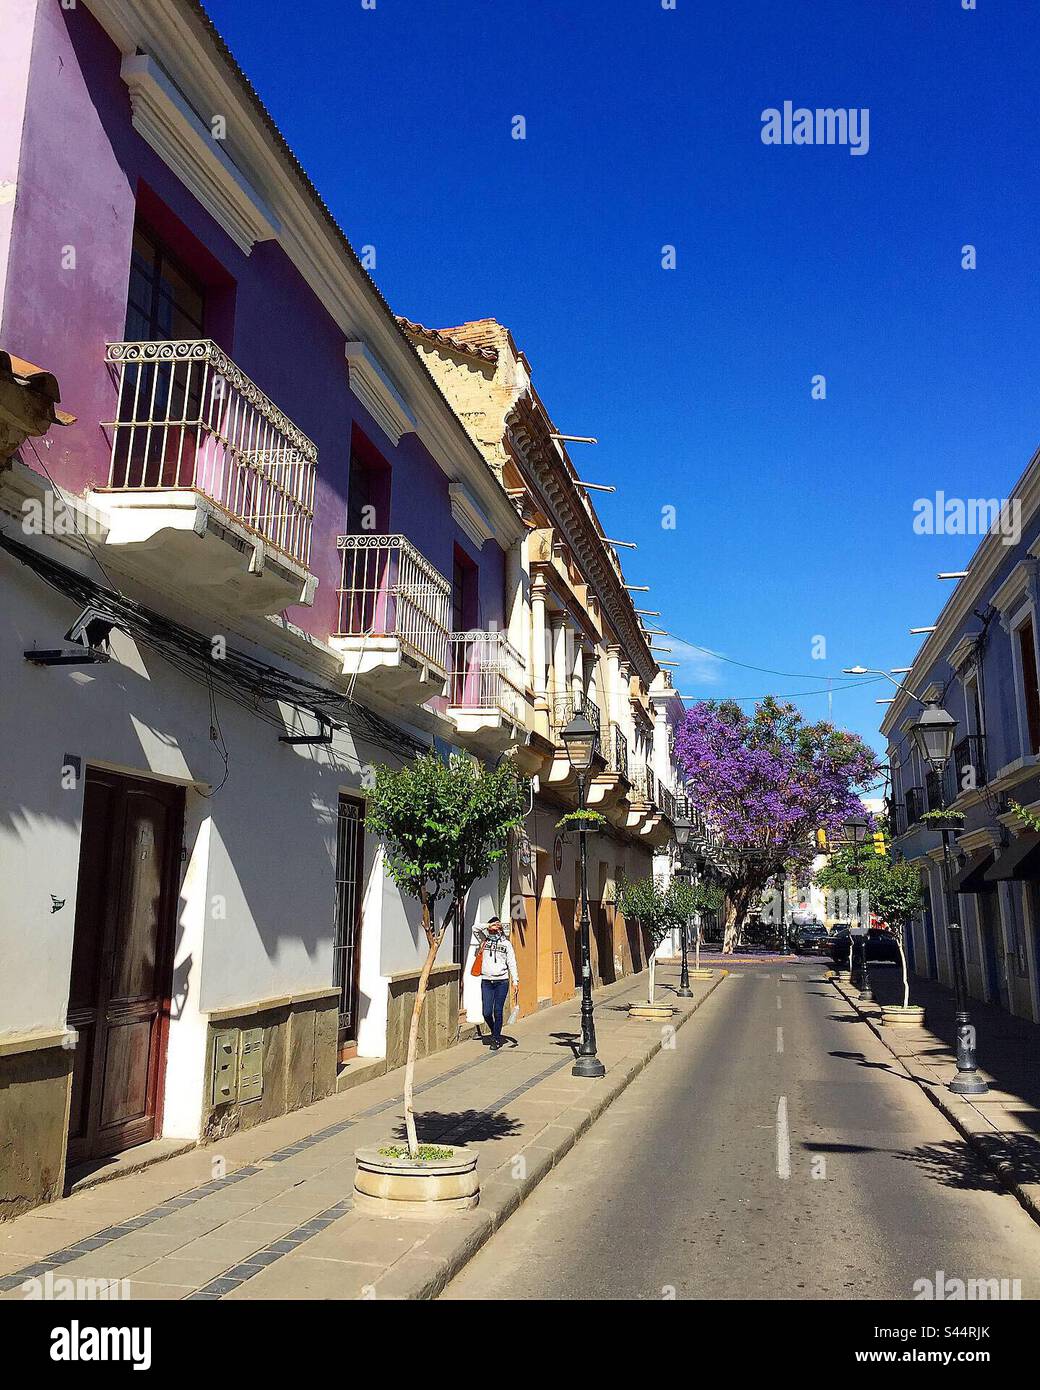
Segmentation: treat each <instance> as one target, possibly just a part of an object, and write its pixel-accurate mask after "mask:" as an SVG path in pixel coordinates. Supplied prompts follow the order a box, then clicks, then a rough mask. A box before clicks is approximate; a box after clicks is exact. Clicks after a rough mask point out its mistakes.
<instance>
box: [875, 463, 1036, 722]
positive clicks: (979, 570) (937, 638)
mask: <svg viewBox="0 0 1040 1390" xmlns="http://www.w3.org/2000/svg"><path fill="white" fill-rule="evenodd" d="M1008 500H1018V501H1019V502H1020V503H1021V506H1022V524H1023V526H1024V525H1026V524H1028V523H1029V522H1030V521H1032V519H1033V518H1034V517H1035V516H1036V514H1037V512H1038V511H1040V450H1037V452H1036V453H1034V454H1033V456H1032V458H1031V459H1030V460H1029V463H1028V464H1027V465H1026V468H1025V470H1024V472H1023V473H1022V476H1021V477H1020V478H1019V479H1018V481H1017V482H1016V483H1015V485H1014V487H1013V488H1012V489H1011V491H1010V493H1009V497H1008ZM1007 558H1008V547H1007V546H1006V545H1004V544H1003V538H1002V537H1001V536H1000V534H999V532H992V531H991V532H990V533H989V535H987V536H984V537H983V539H982V541H981V543H980V544H979V547H978V549H977V550H976V551H975V554H974V555H973V556H972V557H971V560H970V562H969V564H968V573H967V576H966V577H965V578H964V579H962V580H960V581H959V582H958V584H957V585H956V587H955V589H954V591H953V593H952V594H951V595H950V597H949V598H948V599H947V600H946V603H945V604H944V605H943V609H942V612H941V613H940V614H939V617H938V620H937V622H936V627H935V631H934V632H933V633H931V634H930V635H929V637H928V640H927V641H926V642H925V644H924V646H923V647H922V648H921V650H920V651H919V652H918V653H917V657H916V658H915V660H914V663H913V666H912V668H911V670H910V674H909V675H908V676H906V678H905V680H904V684H906V685H908V686H910V687H911V688H912V687H913V685H914V684H915V683H916V681H917V680H918V679H920V678H921V673H923V674H927V673H928V672H929V671H930V670H931V668H932V667H933V666H934V665H935V664H936V662H937V661H939V660H941V659H942V655H943V648H944V647H945V646H946V644H947V643H948V642H949V640H950V637H951V636H952V634H953V633H955V632H956V631H957V629H958V628H959V627H960V625H961V624H962V623H963V622H964V621H965V619H966V618H968V617H969V616H970V615H971V613H972V610H973V609H974V608H976V607H978V605H979V603H980V602H981V601H982V600H983V596H984V594H985V591H986V588H987V586H988V585H989V584H990V582H991V581H992V579H993V576H994V574H995V573H996V572H997V570H999V569H1000V567H1001V565H1002V564H1004V563H1005V562H1006V561H1007ZM907 698H908V697H907V696H906V695H903V694H899V695H897V696H896V699H895V703H894V704H892V705H890V706H889V708H888V713H887V714H886V715H885V718H884V720H883V721H882V723H881V732H882V734H885V735H886V736H887V735H888V734H889V733H890V732H891V731H892V730H893V729H894V728H895V727H896V725H897V722H898V721H899V719H900V718H901V717H902V715H903V711H904V709H905V707H906V702H907Z"/></svg>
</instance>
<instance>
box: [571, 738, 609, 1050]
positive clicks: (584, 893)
mask: <svg viewBox="0 0 1040 1390" xmlns="http://www.w3.org/2000/svg"><path fill="white" fill-rule="evenodd" d="M560 737H561V739H562V740H563V746H564V747H565V748H566V750H567V757H568V759H569V760H570V764H571V767H572V768H573V770H574V772H575V773H576V774H577V777H578V810H579V811H584V810H585V793H586V789H587V787H588V779H589V773H590V772H591V770H592V760H593V758H594V757H595V756H596V754H597V753H598V752H599V729H598V728H597V727H596V725H595V724H593V723H591V722H590V720H588V719H586V718H585V716H584V714H581V713H578V714H575V716H574V718H573V719H572V720H571V721H570V723H569V724H567V726H566V727H565V728H564V729H563V730H562V732H561V734H560ZM587 835H588V830H587V829H586V828H585V826H582V828H581V829H580V830H579V831H578V846H579V863H580V870H581V926H580V929H579V930H580V938H581V1045H580V1046H579V1048H578V1056H577V1058H576V1059H575V1062H574V1066H573V1067H572V1068H571V1075H572V1076H588V1077H597V1076H603V1075H605V1074H606V1070H607V1069H606V1067H605V1066H604V1065H603V1063H602V1062H601V1061H600V1060H599V1057H598V1056H597V1055H596V1024H595V1020H594V1018H593V1012H592V956H591V952H590V949H589V926H590V924H589V867H588V855H587V850H586V836H587Z"/></svg>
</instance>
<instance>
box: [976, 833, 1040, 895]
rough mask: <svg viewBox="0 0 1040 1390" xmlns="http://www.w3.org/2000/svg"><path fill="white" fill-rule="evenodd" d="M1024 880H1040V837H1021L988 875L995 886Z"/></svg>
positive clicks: (988, 878)
mask: <svg viewBox="0 0 1040 1390" xmlns="http://www.w3.org/2000/svg"><path fill="white" fill-rule="evenodd" d="M1024 878H1036V879H1040V835H1032V834H1030V835H1020V836H1019V837H1018V839H1017V840H1015V841H1014V843H1013V844H1010V845H1009V846H1008V847H1007V849H1006V850H1005V851H1004V853H1003V854H1002V855H1001V856H1000V858H999V859H998V860H997V862H996V863H995V864H994V865H993V867H992V869H990V870H989V871H988V872H987V874H986V882H987V883H993V884H996V883H1002V882H1006V881H1007V880H1008V879H1024Z"/></svg>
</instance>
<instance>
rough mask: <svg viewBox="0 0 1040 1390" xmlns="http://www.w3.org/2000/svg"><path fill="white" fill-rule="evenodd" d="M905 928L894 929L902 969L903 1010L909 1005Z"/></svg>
mask: <svg viewBox="0 0 1040 1390" xmlns="http://www.w3.org/2000/svg"><path fill="white" fill-rule="evenodd" d="M905 930H906V928H905V927H897V928H896V945H897V946H898V947H899V964H900V965H901V966H902V968H903V1008H904V1009H905V1008H907V1007H908V1005H909V1003H910V975H909V972H908V970H907V966H906V950H905V948H904V945H903V932H904V931H905Z"/></svg>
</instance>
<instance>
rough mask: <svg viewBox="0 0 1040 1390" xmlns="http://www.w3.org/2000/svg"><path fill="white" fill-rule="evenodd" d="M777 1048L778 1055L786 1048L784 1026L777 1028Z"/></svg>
mask: <svg viewBox="0 0 1040 1390" xmlns="http://www.w3.org/2000/svg"><path fill="white" fill-rule="evenodd" d="M776 1050H777V1054H778V1055H779V1053H781V1052H783V1050H784V1030H783V1029H782V1028H778V1029H777V1030H776Z"/></svg>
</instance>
